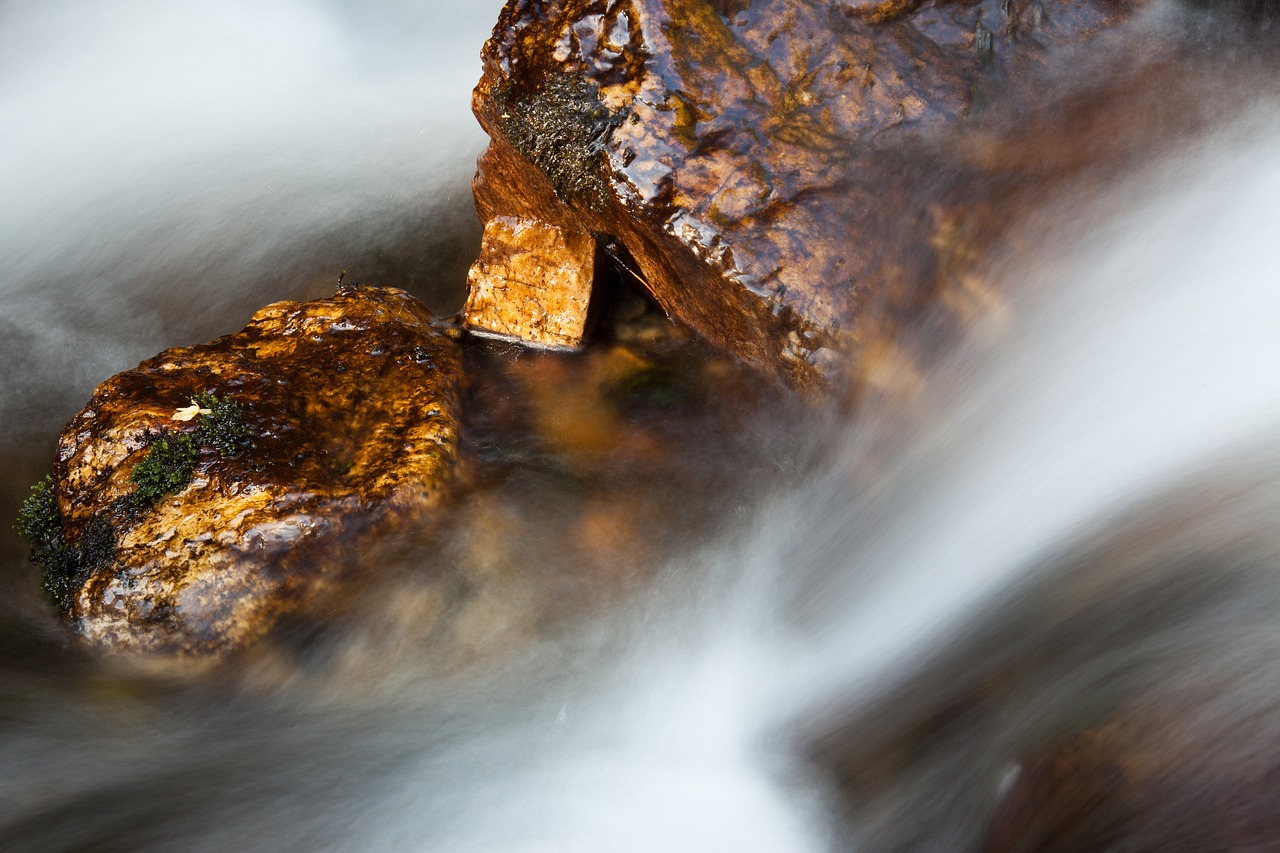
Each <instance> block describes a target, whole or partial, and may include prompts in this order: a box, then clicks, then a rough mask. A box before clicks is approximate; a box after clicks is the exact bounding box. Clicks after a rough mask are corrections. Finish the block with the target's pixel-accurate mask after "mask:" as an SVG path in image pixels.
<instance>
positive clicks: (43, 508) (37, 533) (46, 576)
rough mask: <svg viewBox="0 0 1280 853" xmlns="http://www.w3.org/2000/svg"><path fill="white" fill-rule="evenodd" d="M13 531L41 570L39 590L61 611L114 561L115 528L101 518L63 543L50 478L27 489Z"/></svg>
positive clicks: (101, 516) (68, 607) (68, 606)
mask: <svg viewBox="0 0 1280 853" xmlns="http://www.w3.org/2000/svg"><path fill="white" fill-rule="evenodd" d="M14 528H15V529H16V530H17V531H18V533H19V534H21V535H22V536H23V537H24V538H25V539H26V540H27V541H28V542H30V543H31V560H32V562H34V563H38V564H39V565H40V568H41V573H40V588H41V589H42V590H43V591H44V593H45V595H47V596H48V597H49V600H50V601H52V602H53V604H54V605H55V606H56V607H57V608H58V609H59V610H61V611H63V612H66V611H68V610H70V609H71V601H72V598H73V597H74V596H75V592H76V590H78V589H79V588H80V587H81V585H82V584H84V582H85V580H86V579H87V578H88V577H89V575H90V574H91V573H92V572H93V571H94V570H96V569H98V568H101V567H102V566H105V565H109V564H110V563H111V562H112V561H113V560H114V559H115V552H116V533H115V528H114V527H113V526H112V524H111V521H110V520H109V519H108V518H107V517H106V516H104V515H98V516H94V517H93V518H92V519H90V520H89V523H88V524H86V525H85V527H84V530H83V531H82V532H81V534H80V537H79V539H77V540H76V541H75V542H70V541H68V540H67V538H66V535H65V533H64V531H63V525H62V515H61V513H60V512H59V511H58V504H57V500H56V499H55V497H54V494H53V477H52V476H48V475H46V476H45V478H44V479H43V480H41V481H40V482H38V483H36V484H35V485H34V486H32V487H31V494H30V495H28V496H27V499H26V500H25V501H23V503H22V508H21V509H20V510H19V511H18V521H17V523H16V524H15V525H14Z"/></svg>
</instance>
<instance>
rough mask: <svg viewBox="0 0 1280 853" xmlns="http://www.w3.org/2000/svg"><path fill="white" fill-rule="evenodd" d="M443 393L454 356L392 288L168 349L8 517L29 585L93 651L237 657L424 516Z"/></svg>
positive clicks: (451, 463)
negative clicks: (27, 544) (23, 551)
mask: <svg viewBox="0 0 1280 853" xmlns="http://www.w3.org/2000/svg"><path fill="white" fill-rule="evenodd" d="M460 394H461V360H460V354H459V348H458V346H457V344H456V342H455V341H454V340H453V338H452V336H451V334H450V333H448V332H446V330H445V329H444V328H443V327H440V326H438V325H437V324H436V323H435V321H433V319H432V317H431V315H430V314H429V313H428V311H427V310H426V308H425V307H424V306H423V305H422V304H421V303H419V302H418V301H417V300H416V299H414V298H413V297H411V296H409V295H408V294H406V293H405V292H403V291H400V290H393V289H375V288H353V287H348V288H343V289H340V290H339V292H338V293H337V294H336V295H334V296H332V297H329V298H325V299H317V300H315V301H311V302H301V303H299V302H280V303H276V304H274V305H269V306H267V307H266V308H263V309H262V310H261V311H259V312H258V313H257V314H255V315H254V317H253V319H252V320H251V321H250V323H249V324H248V325H247V326H246V327H245V328H244V329H243V330H242V331H239V332H236V333H235V334H232V335H227V336H225V337H222V338H218V339H217V340H215V341H212V342H211V343H207V344H202V345H197V346H193V347H178V348H174V349H170V350H166V351H165V352H162V353H160V354H159V355H158V356H156V357H154V358H151V359H148V360H147V361H144V362H143V363H142V364H140V365H138V367H137V368H135V369H133V370H129V371H126V372H124V373H121V374H119V375H117V376H114V377H112V378H111V379H109V380H107V381H106V382H104V383H102V384H101V385H100V386H98V388H97V389H96V390H95V392H94V394H93V397H92V399H90V401H89V403H88V405H87V406H86V407H85V408H84V410H83V411H81V412H80V413H79V414H78V415H76V417H75V418H74V419H73V420H72V421H71V423H70V424H69V425H68V426H67V428H66V429H65V430H64V431H63V433H62V436H61V439H60V441H59V444H58V453H57V460H56V463H55V468H54V472H53V475H52V478H51V480H49V481H47V482H46V484H45V485H44V486H43V487H40V488H37V489H36V491H35V493H33V497H32V499H31V500H29V501H28V504H27V505H26V506H25V507H24V518H23V522H24V525H25V527H27V528H28V531H29V532H34V533H35V534H36V535H35V537H34V538H36V539H37V540H38V541H37V548H36V555H37V557H38V558H40V559H42V561H43V562H44V564H45V587H46V589H47V590H48V591H49V592H51V593H52V594H53V596H54V597H55V599H57V600H58V601H59V603H60V604H61V605H62V607H63V608H64V612H65V614H66V617H67V619H68V620H69V622H70V624H71V625H72V626H73V628H74V629H75V630H76V631H77V632H78V633H79V634H81V635H82V636H83V637H84V638H85V639H87V640H89V641H90V642H92V643H94V644H99V645H102V646H108V647H112V648H116V649H124V650H138V651H160V652H182V653H198V654H199V653H218V652H222V651H226V650H229V649H232V648H235V647H237V646H240V645H243V644H244V643H246V642H248V641H249V640H252V639H254V638H256V637H258V636H260V635H262V634H263V633H265V632H266V631H267V630H268V629H270V628H271V627H272V626H273V625H274V624H276V623H277V621H278V620H279V619H280V618H281V617H282V616H285V615H288V614H303V613H305V612H307V610H308V609H309V608H311V607H314V606H315V605H316V604H317V602H321V601H323V600H324V599H325V596H326V594H327V593H328V592H329V591H330V590H331V589H332V588H333V587H334V582H335V580H337V579H338V578H339V577H340V575H341V567H342V566H343V564H344V561H343V555H344V554H348V555H349V554H350V553H352V552H351V551H350V549H352V548H354V547H355V546H356V545H358V544H361V543H364V542H367V541H369V539H370V536H371V535H373V534H381V533H385V532H387V531H389V530H392V529H395V528H396V527H397V526H403V525H408V524H413V523H418V522H421V521H423V520H426V519H429V518H430V517H431V516H432V514H433V513H434V512H435V511H436V510H437V508H438V507H439V506H440V505H441V504H442V502H443V501H444V500H445V498H446V496H447V495H448V493H449V490H450V485H451V482H452V480H453V478H454V468H455V465H456V463H457V446H458V417H459V405H460ZM42 500H43V502H44V515H43V516H42V515H41V512H40V510H41V503H42Z"/></svg>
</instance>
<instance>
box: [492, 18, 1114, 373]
mask: <svg viewBox="0 0 1280 853" xmlns="http://www.w3.org/2000/svg"><path fill="white" fill-rule="evenodd" d="M1138 5H1140V0H1133V2H1128V0H1085V2H1073V0H1039V1H1038V2H1028V0H1014V2H1007V1H1006V0H979V2H958V0H956V1H955V2H946V1H945V0H943V1H942V2H930V3H920V2H901V0H884V1H883V2H842V3H831V2H829V0H756V2H750V3H748V2H742V0H714V2H713V0H608V2H606V0H562V2H556V3H529V2H517V0H512V2H509V3H508V4H507V6H506V8H505V9H504V10H503V12H502V14H501V17H500V18H499V21H498V24H497V26H496V28H495V30H494V35H493V37H492V38H491V39H490V40H489V42H488V43H487V44H486V45H485V48H484V52H483V58H484V76H483V78H482V79H481V81H480V83H479V85H478V86H477V88H476V91H475V98H474V109H475V113H476V115H477V116H478V118H479V120H480V123H481V124H482V126H483V127H484V129H485V130H486V131H487V132H488V133H489V135H490V137H491V140H492V141H491V144H490V145H489V147H488V149H487V150H486V151H485V153H484V154H483V155H482V156H481V158H480V161H479V164H478V171H477V175H476V178H475V181H474V190H475V196H476V202H477V208H478V211H479V214H480V217H481V219H482V220H484V221H489V220H491V219H493V218H494V217H500V216H515V217H520V218H522V219H541V220H544V221H546V222H548V223H551V224H553V225H556V226H558V227H561V228H566V229H568V230H571V231H575V232H580V233H591V234H601V235H606V236H607V237H608V238H610V239H611V240H615V241H617V244H618V245H619V246H620V247H621V248H622V249H624V250H625V255H626V256H628V257H624V261H625V262H626V263H628V264H632V263H633V264H634V265H635V266H636V267H637V268H638V270H639V273H640V275H641V276H642V277H643V279H644V280H645V282H646V284H647V286H648V288H649V289H650V290H651V292H652V293H653V295H654V297H655V298H656V299H657V300H658V302H659V303H660V304H661V305H662V307H663V308H664V310H666V311H667V312H668V313H669V314H670V315H671V316H672V317H674V318H675V319H677V320H678V321H679V322H681V323H683V324H685V325H687V326H688V327H690V328H692V329H693V330H695V331H696V332H697V333H698V334H700V335H702V336H703V337H704V338H706V339H707V340H708V341H711V342H712V343H714V344H715V345H717V346H719V347H722V348H724V349H726V350H727V351H729V352H732V353H734V354H736V355H737V356H738V357H740V358H743V359H745V360H747V361H748V362H749V363H752V364H754V365H756V366H757V367H758V368H760V369H761V370H763V371H764V372H766V373H768V374H771V375H774V376H777V377H779V378H780V379H782V380H784V381H786V382H787V383H789V384H790V385H792V386H793V387H796V388H800V389H802V390H812V389H821V388H826V387H828V386H829V384H830V382H831V380H833V379H836V378H839V377H840V373H841V371H842V370H843V369H844V367H843V366H844V364H845V363H846V361H845V359H844V358H843V357H842V356H843V354H844V353H848V352H854V353H857V351H858V350H859V349H860V348H865V347H867V346H868V345H869V344H870V342H872V341H874V340H875V339H876V338H877V336H881V335H883V332H884V327H885V326H886V320H885V318H886V316H889V317H892V316H893V315H894V314H895V313H896V312H898V311H900V310H902V308H903V306H909V305H911V304H913V303H914V302H915V301H917V300H919V299H920V298H921V290H922V289H924V288H927V287H929V286H930V285H931V282H930V281H928V280H920V279H915V278H910V277H904V276H900V275H897V273H898V272H899V271H900V270H899V266H900V263H901V262H902V259H903V258H904V257H907V258H909V257H910V255H911V252H916V253H920V254H926V255H930V256H938V255H941V254H942V252H941V251H940V250H938V249H936V247H934V246H933V245H932V243H933V242H936V241H933V240H932V239H931V238H932V237H933V236H934V235H933V234H931V233H927V232H926V233H921V232H916V233H915V235H914V239H913V240H911V241H909V242H910V245H909V247H908V248H909V251H907V252H902V251H900V250H901V246H900V245H899V242H900V240H901V238H900V237H899V235H898V233H897V232H898V231H899V229H900V228H902V227H903V223H902V222H901V221H900V220H901V218H902V217H903V216H904V215H906V214H907V213H908V212H909V208H910V207H911V205H912V203H913V201H912V200H913V198H915V194H916V193H917V192H919V188H921V187H927V186H929V185H930V184H931V178H930V177H929V176H928V175H923V176H922V173H921V171H920V168H919V166H918V163H919V162H920V161H919V159H917V166H916V167H914V168H913V167H909V166H903V165H902V164H900V163H898V162H897V160H896V159H895V156H894V155H895V153H896V152H898V151H900V150H901V149H902V148H903V146H905V145H909V144H911V143H912V142H913V141H918V140H921V139H936V138H937V137H938V136H939V134H940V133H941V132H942V131H945V130H947V129H949V128H951V127H953V126H955V125H957V124H958V123H959V122H960V120H961V119H962V118H963V117H964V116H966V114H967V113H968V112H969V111H970V110H971V109H972V108H973V106H974V103H975V99H976V98H979V97H981V96H983V94H984V93H985V92H986V90H987V89H988V88H989V87H991V86H994V84H995V83H996V82H1000V83H1001V84H1002V85H1004V84H1006V83H1008V81H1010V80H1014V79H1017V78H1019V77H1025V76H1026V75H1027V74H1029V73H1030V71H1031V70H1032V69H1034V68H1036V67H1037V66H1039V65H1040V64H1041V63H1042V60H1044V59H1045V57H1047V56H1049V55H1050V54H1051V53H1052V50H1051V49H1052V48H1056V47H1061V46H1063V45H1066V44H1068V43H1071V42H1076V41H1080V40H1083V39H1086V38H1088V37H1090V36H1093V35H1095V34H1096V33H1098V32H1099V31H1101V30H1103V29H1105V28H1106V27H1108V26H1110V25H1111V24H1113V23H1115V22H1117V21H1119V20H1120V19H1122V18H1124V17H1125V16H1126V15H1128V14H1129V13H1130V12H1131V11H1132V10H1133V9H1134V8H1135V7H1137V6H1138ZM1077 61H1078V60H1077ZM887 164H895V165H893V166H892V168H890V166H888V165H887ZM943 218H944V219H946V217H943ZM934 224H935V225H936V226H937V228H938V229H939V230H940V231H941V230H945V228H946V227H948V223H947V222H939V223H934ZM952 224H954V223H952ZM617 254H619V256H623V255H624V253H623V252H621V251H619V252H617ZM947 262H948V259H947V258H941V257H938V258H937V259H935V260H934V261H933V262H932V264H933V266H941V265H943V264H945V263H947Z"/></svg>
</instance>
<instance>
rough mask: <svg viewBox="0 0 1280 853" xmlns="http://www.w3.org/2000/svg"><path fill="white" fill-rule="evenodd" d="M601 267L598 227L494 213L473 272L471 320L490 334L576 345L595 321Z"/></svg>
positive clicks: (467, 321) (550, 345)
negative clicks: (594, 293) (591, 230)
mask: <svg viewBox="0 0 1280 853" xmlns="http://www.w3.org/2000/svg"><path fill="white" fill-rule="evenodd" d="M595 270H596V241H595V239H594V238H593V237H592V236H591V235H590V234H577V233H573V232H570V231H566V230H564V229H563V228H557V227H555V226H554V225H547V224H546V223H544V222H537V221H526V220H520V219H512V218H510V217H506V216H497V217H494V218H493V219H490V220H489V221H488V222H487V223H486V224H485V227H484V242H483V244H482V249H481V254H480V257H479V258H478V259H477V260H476V262H475V264H473V265H472V267H471V272H470V274H469V275H468V276H467V284H468V286H469V288H470V290H469V293H468V295H467V304H466V307H465V308H464V309H463V312H462V318H463V319H462V322H463V325H464V326H466V327H467V328H468V329H470V330H471V331H472V332H474V333H476V334H478V335H481V336H484V337H490V338H500V339H504V340H512V341H521V342H523V343H527V344H530V345H533V346H536V347H543V348H547V349H576V348H577V347H578V346H579V345H580V344H581V343H582V337H583V334H584V333H585V332H586V328H587V309H588V308H589V307H590V302H591V287H592V284H593V283H594V281H595Z"/></svg>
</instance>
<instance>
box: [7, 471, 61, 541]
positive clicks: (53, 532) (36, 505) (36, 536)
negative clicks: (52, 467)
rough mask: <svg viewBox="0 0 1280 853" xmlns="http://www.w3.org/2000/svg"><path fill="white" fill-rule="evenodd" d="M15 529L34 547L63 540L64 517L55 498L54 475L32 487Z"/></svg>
mask: <svg viewBox="0 0 1280 853" xmlns="http://www.w3.org/2000/svg"><path fill="white" fill-rule="evenodd" d="M13 527H14V530H16V531H18V533H19V534H20V535H21V536H22V537H23V538H24V539H26V540H27V541H28V542H30V543H31V545H32V546H33V547H42V546H46V545H49V544H51V543H54V542H57V541H59V540H61V539H62V515H61V514H60V513H59V512H58V502H57V500H56V499H55V498H54V496H53V476H52V475H50V474H46V475H45V476H44V479H43V480H41V481H40V482H38V483H36V484H35V485H34V486H32V487H31V494H29V495H27V499H26V500H24V501H23V502H22V508H21V509H19V510H18V521H17V523H16V524H14V526H13Z"/></svg>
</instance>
